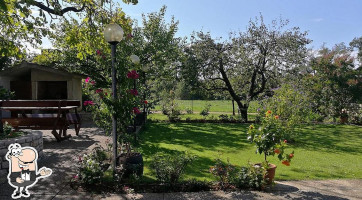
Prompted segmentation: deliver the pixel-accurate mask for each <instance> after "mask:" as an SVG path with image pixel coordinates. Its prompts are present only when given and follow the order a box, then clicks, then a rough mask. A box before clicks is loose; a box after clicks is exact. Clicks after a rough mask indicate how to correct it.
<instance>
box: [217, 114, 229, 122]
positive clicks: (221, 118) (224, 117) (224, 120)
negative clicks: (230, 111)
mask: <svg viewBox="0 0 362 200" xmlns="http://www.w3.org/2000/svg"><path fill="white" fill-rule="evenodd" d="M219 118H220V120H221V121H223V122H227V121H229V116H228V115H219Z"/></svg>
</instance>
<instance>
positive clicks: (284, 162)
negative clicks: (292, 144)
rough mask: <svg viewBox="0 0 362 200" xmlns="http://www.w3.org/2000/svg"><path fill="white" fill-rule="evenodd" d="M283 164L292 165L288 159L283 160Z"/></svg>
mask: <svg viewBox="0 0 362 200" xmlns="http://www.w3.org/2000/svg"><path fill="white" fill-rule="evenodd" d="M282 164H283V165H285V166H290V162H289V161H287V160H283V162H282Z"/></svg>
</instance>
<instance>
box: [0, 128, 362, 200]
mask: <svg viewBox="0 0 362 200" xmlns="http://www.w3.org/2000/svg"><path fill="white" fill-rule="evenodd" d="M43 133H44V136H43V137H44V154H45V156H46V158H45V159H44V160H42V161H40V162H39V168H40V167H42V166H46V167H49V168H51V169H53V174H52V176H50V177H49V178H47V179H44V180H40V181H39V182H38V183H37V185H36V186H34V187H32V188H31V189H30V190H29V191H30V193H31V196H30V198H29V199H117V200H118V199H122V200H123V199H150V200H162V199H170V200H186V199H190V200H204V199H205V200H213V199H332V200H344V199H362V180H325V181H281V182H277V184H276V186H275V187H273V188H271V189H268V190H267V191H265V192H258V191H240V192H223V191H216V192H197V193H145V194H129V195H124V194H122V195H121V194H105V195H95V194H91V193H80V192H76V191H74V190H73V189H71V188H70V187H69V185H68V182H69V180H70V177H72V176H73V175H74V174H75V170H76V169H75V168H74V167H73V166H74V162H75V161H76V159H77V158H78V156H79V155H83V154H84V153H86V152H89V151H91V149H93V148H94V147H95V146H96V145H97V144H99V145H104V143H105V140H106V139H107V138H108V137H106V136H104V133H103V132H102V131H101V130H100V129H97V128H94V127H93V126H92V125H91V124H88V126H87V124H85V128H82V129H81V133H80V136H79V137H78V136H75V133H74V131H72V130H70V131H69V133H70V134H71V135H72V136H73V137H72V138H71V139H70V140H68V141H62V142H60V143H58V142H56V140H55V138H54V137H53V136H52V135H51V133H50V132H49V131H43ZM12 192H13V188H12V187H10V186H9V185H8V183H7V182H2V183H0V200H6V199H11V197H10V196H11V194H12Z"/></svg>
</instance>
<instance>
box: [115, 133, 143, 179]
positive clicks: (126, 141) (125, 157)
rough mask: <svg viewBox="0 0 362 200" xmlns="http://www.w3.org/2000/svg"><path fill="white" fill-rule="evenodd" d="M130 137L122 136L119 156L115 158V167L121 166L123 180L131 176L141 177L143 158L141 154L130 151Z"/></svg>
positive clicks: (128, 135) (127, 135)
mask: <svg viewBox="0 0 362 200" xmlns="http://www.w3.org/2000/svg"><path fill="white" fill-rule="evenodd" d="M131 137H132V136H131V135H130V134H123V138H122V139H123V142H122V143H123V145H122V146H121V147H122V148H121V154H120V155H119V156H118V158H117V165H122V167H123V177H125V178H128V177H129V176H130V175H133V174H136V175H137V176H142V174H143V157H142V154H141V153H139V152H133V151H132V148H131V142H130V141H131V140H132V138H131Z"/></svg>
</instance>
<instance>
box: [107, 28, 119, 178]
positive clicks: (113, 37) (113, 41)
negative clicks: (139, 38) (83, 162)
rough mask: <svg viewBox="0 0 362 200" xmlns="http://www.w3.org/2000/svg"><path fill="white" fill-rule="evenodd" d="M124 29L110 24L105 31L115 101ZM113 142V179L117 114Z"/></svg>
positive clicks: (115, 161) (115, 160) (114, 120)
mask: <svg viewBox="0 0 362 200" xmlns="http://www.w3.org/2000/svg"><path fill="white" fill-rule="evenodd" d="M123 34H124V32H123V29H122V28H121V27H120V26H119V25H118V24H108V25H107V26H106V28H105V29H104V38H105V40H106V41H107V42H108V43H109V44H110V45H111V50H112V93H113V95H112V97H113V100H114V101H115V100H116V99H117V77H116V74H117V71H116V68H115V64H116V46H117V44H118V43H119V42H120V41H121V40H122V39H123ZM112 135H113V138H112V141H113V163H112V165H113V177H115V172H116V166H117V116H116V113H115V112H113V114H112Z"/></svg>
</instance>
